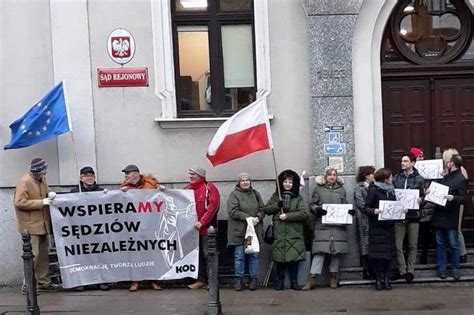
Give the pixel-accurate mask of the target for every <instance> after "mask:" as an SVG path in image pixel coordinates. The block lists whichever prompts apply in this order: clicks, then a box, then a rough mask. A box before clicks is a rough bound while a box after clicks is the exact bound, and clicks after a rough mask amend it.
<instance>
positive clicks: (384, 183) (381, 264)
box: [363, 168, 397, 291]
mask: <svg viewBox="0 0 474 315" xmlns="http://www.w3.org/2000/svg"><path fill="white" fill-rule="evenodd" d="M374 179H375V181H374V182H373V183H371V184H370V186H369V190H368V193H367V201H366V203H365V208H364V209H363V211H364V213H365V214H366V215H367V217H368V218H369V260H370V263H371V265H372V270H374V272H375V289H376V290H378V291H379V290H383V289H386V290H391V289H392V286H391V284H390V268H391V264H392V261H393V258H394V257H395V222H394V221H393V220H381V221H379V220H378V216H379V214H380V213H382V210H380V209H379V202H380V201H381V200H396V199H397V198H396V196H395V188H394V187H393V184H392V180H393V176H392V171H391V170H389V169H387V168H381V169H379V170H377V171H376V172H375V174H374ZM382 279H383V280H382ZM382 281H383V284H382Z"/></svg>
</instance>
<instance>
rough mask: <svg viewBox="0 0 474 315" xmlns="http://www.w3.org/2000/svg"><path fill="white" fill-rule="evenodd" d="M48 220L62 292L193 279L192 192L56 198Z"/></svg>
mask: <svg viewBox="0 0 474 315" xmlns="http://www.w3.org/2000/svg"><path fill="white" fill-rule="evenodd" d="M51 217H52V220H53V230H54V239H55V242H56V248H57V254H58V259H59V265H60V270H61V277H62V281H63V286H64V287H65V288H71V287H76V286H81V285H87V284H95V283H109V282H119V281H140V280H169V279H180V278H185V277H191V278H196V277H197V273H198V257H199V235H198V231H197V230H196V229H195V228H194V224H195V223H196V221H197V217H196V209H195V202H194V194H193V191H192V190H179V189H176V190H175V189H168V190H166V191H159V190H154V189H153V190H138V189H137V190H129V191H127V192H122V191H119V190H114V191H109V192H108V193H103V192H85V193H71V194H60V195H59V194H58V195H57V196H56V198H55V199H54V200H53V205H52V206H51Z"/></svg>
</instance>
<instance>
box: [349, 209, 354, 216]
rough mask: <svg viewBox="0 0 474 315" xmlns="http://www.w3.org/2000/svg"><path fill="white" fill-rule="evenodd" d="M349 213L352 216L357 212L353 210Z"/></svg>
mask: <svg viewBox="0 0 474 315" xmlns="http://www.w3.org/2000/svg"><path fill="white" fill-rule="evenodd" d="M347 212H348V213H349V214H350V215H354V214H356V211H355V210H354V209H351V210H349V211H347Z"/></svg>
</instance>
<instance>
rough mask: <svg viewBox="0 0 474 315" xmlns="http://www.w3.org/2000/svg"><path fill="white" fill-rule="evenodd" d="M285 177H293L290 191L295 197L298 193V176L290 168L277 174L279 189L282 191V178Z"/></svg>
mask: <svg viewBox="0 0 474 315" xmlns="http://www.w3.org/2000/svg"><path fill="white" fill-rule="evenodd" d="M286 177H292V178H293V187H292V188H291V192H292V193H293V197H297V196H299V194H300V176H299V175H298V174H297V173H296V172H295V171H292V170H284V171H283V172H281V173H280V175H278V185H279V186H280V190H281V192H282V193H283V191H285V190H284V189H283V180H284V179H285V178H286Z"/></svg>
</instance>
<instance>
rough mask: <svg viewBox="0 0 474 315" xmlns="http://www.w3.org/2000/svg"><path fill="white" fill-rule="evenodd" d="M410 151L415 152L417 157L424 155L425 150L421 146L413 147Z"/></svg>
mask: <svg viewBox="0 0 474 315" xmlns="http://www.w3.org/2000/svg"><path fill="white" fill-rule="evenodd" d="M410 153H411V154H413V155H414V156H415V157H416V158H419V157H423V150H421V149H420V148H416V147H413V148H411V149H410Z"/></svg>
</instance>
